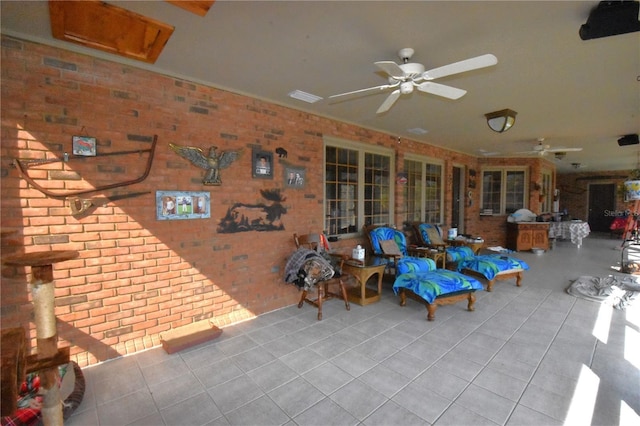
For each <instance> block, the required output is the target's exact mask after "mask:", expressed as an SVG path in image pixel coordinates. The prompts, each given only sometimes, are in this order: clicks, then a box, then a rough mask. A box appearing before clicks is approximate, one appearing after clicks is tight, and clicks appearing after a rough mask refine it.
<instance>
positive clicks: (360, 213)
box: [322, 137, 396, 238]
mask: <svg viewBox="0 0 640 426" xmlns="http://www.w3.org/2000/svg"><path fill="white" fill-rule="evenodd" d="M323 140H324V145H323V148H322V155H323V161H322V165H323V168H322V173H323V179H322V181H323V200H324V209H323V211H325V212H327V211H328V209H329V207H328V205H327V175H326V170H327V169H326V164H327V159H326V154H327V150H326V149H327V147H334V148H344V149H350V150H354V151H357V153H358V171H357V182H358V183H357V186H358V188H357V194H356V212H357V214H356V232H352V233H345V234H339V235H340V236H341V237H347V238H349V237H354V236H357V235H358V234H359V233H360V232H361V230H362V226H363V225H364V221H365V217H364V211H365V208H364V207H365V199H364V197H365V168H364V163H365V154H377V155H383V156H387V157H389V201H388V202H389V215H388V217H387V218H386V223H387V224H393V220H394V217H395V176H396V172H395V163H396V159H395V152H394V150H393V149H391V148H384V147H380V146H376V145H369V144H363V143H358V142H353V141H349V140H345V139H339V138H332V137H324V138H323ZM328 222H329V220H328V219H327V217H326V216H325V218H324V226H325V231H327V233H329V234H330V235H333V234H332V230H331V229H330V227H329V223H328Z"/></svg>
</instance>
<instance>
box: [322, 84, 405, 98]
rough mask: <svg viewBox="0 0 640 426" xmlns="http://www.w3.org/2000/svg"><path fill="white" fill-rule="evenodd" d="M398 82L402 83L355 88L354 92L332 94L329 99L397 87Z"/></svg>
mask: <svg viewBox="0 0 640 426" xmlns="http://www.w3.org/2000/svg"><path fill="white" fill-rule="evenodd" d="M398 84H400V82H398V83H397V84H383V85H382V86H375V87H367V88H366V89H360V90H354V91H352V92H345V93H340V94H338V95H331V96H329V99H335V98H339V97H342V96H350V95H356V94H359V93H366V92H380V91H382V90H387V89H391V88H393V87H397V86H398Z"/></svg>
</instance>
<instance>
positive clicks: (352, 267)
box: [342, 257, 388, 306]
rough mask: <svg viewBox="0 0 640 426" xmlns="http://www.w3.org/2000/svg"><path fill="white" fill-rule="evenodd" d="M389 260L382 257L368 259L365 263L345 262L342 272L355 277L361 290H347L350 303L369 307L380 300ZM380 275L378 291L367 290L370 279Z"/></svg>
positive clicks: (356, 261)
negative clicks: (383, 278)
mask: <svg viewBox="0 0 640 426" xmlns="http://www.w3.org/2000/svg"><path fill="white" fill-rule="evenodd" d="M387 262H388V259H386V258H380V257H368V258H366V259H365V260H364V262H363V261H360V260H355V259H350V260H345V262H344V264H343V265H342V270H343V272H344V273H346V274H351V275H353V276H354V277H355V278H356V280H357V281H358V283H359V284H360V288H350V289H348V290H347V298H348V299H349V301H350V302H353V303H356V304H358V305H362V306H365V305H369V304H371V303H374V302H377V301H379V300H380V295H381V294H382V276H383V275H384V270H385V268H386V267H387ZM375 274H378V291H377V292H376V291H375V290H372V289H369V288H367V281H369V278H371V277H372V276H374V275H375Z"/></svg>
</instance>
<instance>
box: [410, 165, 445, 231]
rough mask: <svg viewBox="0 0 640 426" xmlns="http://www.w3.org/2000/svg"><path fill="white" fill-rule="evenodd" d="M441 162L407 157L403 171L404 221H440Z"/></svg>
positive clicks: (437, 222)
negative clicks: (405, 176)
mask: <svg viewBox="0 0 640 426" xmlns="http://www.w3.org/2000/svg"><path fill="white" fill-rule="evenodd" d="M442 171H443V167H442V164H441V163H439V162H437V161H435V160H431V159H420V158H407V159H405V161H404V172H405V173H406V175H407V183H406V185H405V187H404V199H405V212H406V213H405V217H404V221H408V222H413V221H420V222H424V223H434V224H439V223H441V221H442V197H443V193H442Z"/></svg>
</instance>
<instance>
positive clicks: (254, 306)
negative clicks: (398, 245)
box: [0, 37, 504, 366]
mask: <svg viewBox="0 0 640 426" xmlns="http://www.w3.org/2000/svg"><path fill="white" fill-rule="evenodd" d="M1 59H2V63H1V66H2V105H1V108H2V110H1V113H2V125H1V132H2V133H1V136H2V145H1V155H2V163H1V169H0V173H1V178H2V179H1V189H2V196H1V201H2V212H1V220H2V223H1V225H2V231H3V238H2V254H3V256H4V255H6V254H8V253H12V252H18V251H27V252H33V251H46V250H61V249H64V250H77V251H78V252H79V257H78V258H77V259H75V260H72V261H67V262H64V263H60V264H56V265H55V266H54V278H55V280H56V314H57V317H58V320H59V323H58V330H59V334H60V338H61V340H62V343H63V344H70V345H71V351H72V356H73V358H74V359H75V360H76V361H77V362H78V363H79V364H80V365H82V366H84V365H88V364H92V363H96V362H99V361H102V360H105V359H109V358H113V357H116V356H118V355H120V354H126V353H131V352H135V351H139V350H141V349H144V348H149V347H152V346H155V345H158V344H159V333H160V332H162V331H166V330H169V329H171V328H175V327H179V326H182V325H185V324H189V323H192V322H196V321H201V320H206V319H209V320H211V321H212V322H213V323H214V324H216V325H218V326H224V325H227V324H230V323H234V322H237V321H241V320H245V319H248V318H252V317H253V316H255V315H259V314H261V313H264V312H268V311H271V310H274V309H278V308H281V307H284V306H288V305H291V304H293V303H295V302H296V301H297V299H298V297H299V294H298V291H297V289H296V288H295V287H294V286H292V285H289V284H285V283H284V282H283V280H282V274H283V269H284V265H285V260H286V257H287V255H288V254H290V253H291V251H292V250H293V242H292V233H293V232H298V233H306V232H309V231H318V230H321V229H323V227H324V225H323V216H324V215H323V199H322V194H323V182H322V176H323V140H322V137H323V136H325V135H326V136H333V137H337V138H343V139H346V140H353V141H359V142H364V143H369V144H376V145H380V146H385V147H389V148H393V149H394V150H395V151H396V153H397V155H398V161H401V160H402V158H403V154H404V153H405V152H415V153H418V154H424V155H428V156H432V157H436V158H444V159H446V160H445V171H446V178H445V185H446V193H447V199H446V204H445V206H446V208H447V212H446V214H445V218H446V219H445V222H446V223H449V222H450V216H451V213H450V211H449V205H450V197H451V195H450V192H451V182H452V180H451V171H452V167H453V164H454V163H455V164H457V165H463V166H466V167H471V168H476V169H477V170H478V171H479V167H478V166H479V165H478V163H477V160H476V159H475V158H473V157H468V156H465V155H462V154H458V153H453V152H449V151H446V150H444V149H441V148H436V147H433V146H430V145H426V144H423V143H417V142H412V141H408V140H405V139H402V140H401V142H400V143H398V141H397V138H396V137H394V136H390V135H386V134H382V133H378V132H374V131H371V130H366V129H362V128H358V127H355V126H352V125H349V124H345V123H339V122H336V121H332V120H329V119H326V118H322V117H318V116H314V115H311V114H308V113H305V112H301V111H296V110H292V109H288V108H284V107H281V106H277V105H273V104H269V103H266V102H263V101H259V100H256V99H252V98H248V97H245V96H240V95H237V94H233V93H229V92H225V91H222V90H219V89H215V88H211V87H206V86H203V85H200V84H195V83H191V82H188V81H185V80H180V79H176V78H171V77H167V76H163V75H159V74H154V73H151V72H148V71H144V70H141V69H137V68H134V67H130V66H126V65H120V64H116V63H112V62H108V61H104V60H100V59H96V58H91V57H88V56H83V55H80V54H76V53H71V52H68V51H64V50H60V49H56V48H51V47H47V46H42V45H38V44H34V43H31V42H24V41H21V40H17V39H14V38H10V37H3V39H2V58H1ZM73 135H89V136H93V137H96V138H97V143H98V145H97V150H98V154H100V153H101V152H103V153H105V152H114V151H128V150H140V149H148V148H149V147H150V145H151V141H152V140H153V137H154V135H157V138H158V144H157V149H156V153H155V158H154V161H153V164H152V167H151V170H150V173H149V176H148V177H147V178H146V179H145V180H144V181H142V182H140V183H137V184H135V185H130V186H127V187H122V188H117V189H114V190H110V191H103V192H99V193H93V194H88V195H85V196H81V197H82V198H93V197H104V196H109V195H113V194H115V193H127V192H140V191H150V193H149V194H146V195H143V196H140V197H136V198H130V199H126V200H119V201H114V202H108V203H104V202H96V203H97V204H98V206H97V207H95V208H94V209H93V211H92V212H91V213H90V214H85V215H81V216H73V215H71V214H70V211H69V201H68V200H66V199H65V198H55V197H48V196H45V195H44V194H43V193H42V192H40V191H38V190H37V189H34V188H33V187H31V186H30V185H28V184H27V182H26V181H25V180H24V179H22V178H20V176H19V174H18V170H17V169H16V168H15V167H13V166H12V160H13V159H15V158H20V159H45V158H46V159H56V158H58V159H59V158H62V157H63V153H64V152H69V153H71V138H72V136H73ZM169 143H174V144H178V145H191V146H197V147H200V148H202V149H203V150H204V151H205V152H207V151H208V149H209V147H210V146H212V145H215V146H217V147H218V150H219V151H223V150H231V149H233V150H235V149H243V150H244V152H243V154H242V156H241V157H240V158H239V159H238V160H237V161H236V162H235V163H233V164H232V165H231V166H230V167H229V168H227V169H224V170H222V171H221V177H222V182H223V184H222V185H221V186H203V185H202V177H203V172H202V170H200V169H198V168H196V167H195V166H192V165H191V164H190V163H188V162H187V161H186V160H184V159H182V158H180V157H178V156H177V155H176V154H175V153H174V152H173V151H171V149H170V148H169ZM276 147H283V148H284V149H286V150H287V151H288V153H289V155H288V158H286V164H291V165H295V166H301V167H305V168H306V171H307V175H306V186H305V187H304V189H286V188H284V185H283V180H284V178H283V167H284V165H285V159H281V160H279V159H278V158H277V156H276V155H274V163H275V164H274V167H275V169H274V179H273V180H264V179H253V178H252V176H251V155H250V154H251V150H252V149H253V148H259V149H263V150H267V151H272V152H273V151H275V148H276ZM72 157H73V156H72ZM145 163H146V157H145V156H144V155H139V154H134V155H120V156H100V155H98V156H97V157H92V158H87V159H84V160H72V161H69V162H68V163H54V164H49V165H44V166H39V167H33V168H31V169H29V175H30V176H32V177H33V178H35V179H36V180H37V182H38V183H39V184H40V185H42V186H45V187H46V188H49V189H50V190H54V191H60V192H64V191H71V190H78V189H86V188H94V187H96V186H101V185H108V184H113V183H117V182H123V181H127V180H131V179H134V178H136V177H138V176H140V175H141V173H142V171H143V170H144V166H145ZM399 164H401V163H399ZM265 189H266V190H269V189H280V190H281V191H282V194H283V195H284V196H285V197H286V200H285V201H284V202H283V206H284V207H285V208H286V209H287V213H286V214H285V215H283V217H282V221H283V223H284V226H285V230H284V231H281V232H255V231H252V232H242V233H234V234H223V233H218V232H217V230H216V228H217V225H218V222H219V220H220V219H221V218H222V217H223V216H224V215H225V214H226V212H227V209H228V208H229V207H230V206H231V205H233V204H234V203H236V202H242V203H260V202H265V200H264V199H263V198H262V197H261V195H260V190H265ZM157 190H180V191H208V192H210V194H211V218H210V219H198V220H177V221H158V220H156V214H155V191H157ZM396 194H398V196H397V197H396V206H395V208H396V212H397V214H399V213H398V212H400V211H401V210H402V208H401V206H402V197H401V194H402V191H401V188H400V187H397V188H396ZM479 194H480V188H477V189H476V190H475V191H474V197H475V199H474V200H473V201H474V202H473V206H469V207H467V209H466V219H465V225H466V229H467V232H469V233H473V234H478V235H487V236H489V235H491V236H492V237H491V238H490V239H488V241H491V243H492V244H493V243H495V244H502V245H504V241H500V238H501V237H500V235H501V234H500V232H499V231H498V232H497V233H495V235H494V233H493V231H491V230H489V229H488V227H487V223H486V219H482V220H479V219H478V203H479ZM103 204H104V206H103ZM493 222H495V225H496V226H497V224H498V223H500V224H502V223H503V222H504V217H502V218H492V219H491V224H492V225H494V223H493ZM5 231H13V233H5ZM357 242H360V241H355V240H342V241H339V242H338V243H336V244H335V246H336V247H338V248H348V249H350V248H351V247H352V246H354V245H355V244H356V243H357ZM29 273H30V268H12V267H7V266H4V267H3V269H2V283H1V286H0V287H1V291H2V294H1V296H2V308H1V312H0V313H1V317H0V318H1V320H2V327H12V326H17V325H22V326H24V327H25V328H27V329H28V330H29V334H30V339H31V341H32V346H34V339H35V331H34V329H33V328H34V326H33V318H32V316H33V309H32V306H31V303H30V300H31V297H30V294H29V286H28V284H27V283H28V282H29V280H30V276H29Z"/></svg>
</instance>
